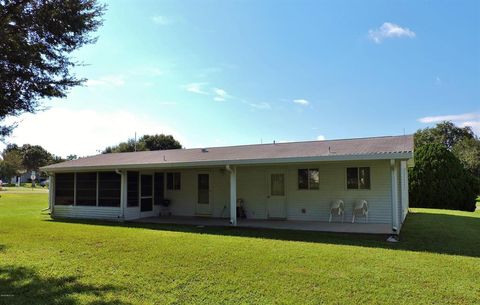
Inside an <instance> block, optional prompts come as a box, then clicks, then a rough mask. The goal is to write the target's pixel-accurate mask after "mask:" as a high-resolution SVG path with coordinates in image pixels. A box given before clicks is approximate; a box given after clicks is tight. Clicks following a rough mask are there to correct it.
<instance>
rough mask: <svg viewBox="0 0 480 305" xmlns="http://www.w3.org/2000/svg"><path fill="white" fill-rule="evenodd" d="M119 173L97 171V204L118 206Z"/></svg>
mask: <svg viewBox="0 0 480 305" xmlns="http://www.w3.org/2000/svg"><path fill="white" fill-rule="evenodd" d="M120 184H121V183H120V175H119V174H117V173H115V172H100V173H98V205H99V206H106V207H119V206H120V192H121V191H120Z"/></svg>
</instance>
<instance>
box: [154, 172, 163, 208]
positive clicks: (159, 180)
mask: <svg viewBox="0 0 480 305" xmlns="http://www.w3.org/2000/svg"><path fill="white" fill-rule="evenodd" d="M164 177H165V176H164V174H163V173H155V176H154V180H155V182H154V187H153V192H154V198H155V202H154V204H155V205H160V204H162V202H163V199H164V198H165V178H164Z"/></svg>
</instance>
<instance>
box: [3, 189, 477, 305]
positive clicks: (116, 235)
mask: <svg viewBox="0 0 480 305" xmlns="http://www.w3.org/2000/svg"><path fill="white" fill-rule="evenodd" d="M0 194H1V198H0V304H479V303H480V211H477V212H475V213H468V212H457V211H445V210H428V209H415V210H413V213H411V214H410V215H409V216H408V218H407V222H406V224H405V226H404V229H403V232H402V235H401V242H400V243H398V244H389V243H386V242H385V236H365V235H341V234H327V233H315V232H295V231H278V230H251V229H250V230H247V229H235V228H196V227H183V226H162V225H139V224H128V223H126V224H119V223H108V222H94V221H67V220H63V221H62V220H55V221H53V220H51V219H50V217H49V215H48V214H42V212H41V210H42V209H43V208H45V207H46V206H47V195H46V194H41V193H33V194H32V193H17V194H15V193H10V194H8V193H0Z"/></svg>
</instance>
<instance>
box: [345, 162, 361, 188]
mask: <svg viewBox="0 0 480 305" xmlns="http://www.w3.org/2000/svg"><path fill="white" fill-rule="evenodd" d="M347 189H358V167H349V168H347Z"/></svg>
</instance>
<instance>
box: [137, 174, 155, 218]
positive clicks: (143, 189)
mask: <svg viewBox="0 0 480 305" xmlns="http://www.w3.org/2000/svg"><path fill="white" fill-rule="evenodd" d="M152 178H153V176H152V175H140V182H141V183H140V195H141V199H140V200H141V202H140V211H141V212H148V211H152V210H153V198H152V194H153V181H152Z"/></svg>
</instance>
